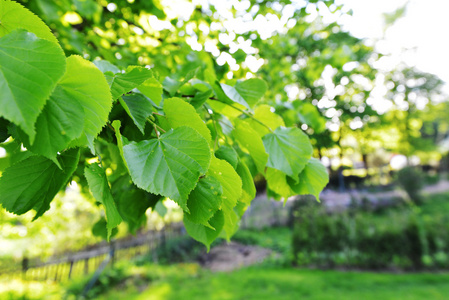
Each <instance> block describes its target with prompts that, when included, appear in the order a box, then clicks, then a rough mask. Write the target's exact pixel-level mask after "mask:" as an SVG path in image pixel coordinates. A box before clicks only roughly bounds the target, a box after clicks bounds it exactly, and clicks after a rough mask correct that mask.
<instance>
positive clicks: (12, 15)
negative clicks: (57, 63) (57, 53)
mask: <svg viewBox="0 0 449 300" xmlns="http://www.w3.org/2000/svg"><path fill="white" fill-rule="evenodd" d="M19 28H20V29H25V30H26V31H30V32H32V33H34V34H35V35H36V36H37V37H38V38H41V39H46V40H48V41H51V42H53V43H56V44H57V43H58V40H57V39H56V37H55V36H54V35H53V34H52V33H51V30H50V28H48V26H47V25H45V23H44V22H43V21H42V20H41V19H40V18H39V17H37V16H36V15H35V14H33V13H32V12H31V11H29V10H28V9H26V8H25V7H23V6H22V5H20V4H19V3H17V2H15V1H9V0H0V37H2V36H4V35H6V34H8V33H10V32H12V31H14V30H16V29H19ZM33 55H34V54H33ZM2 65H3V64H2ZM49 69H51V68H49Z"/></svg>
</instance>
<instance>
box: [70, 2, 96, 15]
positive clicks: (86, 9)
mask: <svg viewBox="0 0 449 300" xmlns="http://www.w3.org/2000/svg"><path fill="white" fill-rule="evenodd" d="M72 1H73V4H74V5H75V8H76V10H77V11H78V12H79V13H80V14H81V15H82V16H83V17H88V18H92V17H93V16H95V15H97V14H101V12H102V10H103V8H102V6H101V5H99V4H98V3H97V2H96V1H94V0H72Z"/></svg>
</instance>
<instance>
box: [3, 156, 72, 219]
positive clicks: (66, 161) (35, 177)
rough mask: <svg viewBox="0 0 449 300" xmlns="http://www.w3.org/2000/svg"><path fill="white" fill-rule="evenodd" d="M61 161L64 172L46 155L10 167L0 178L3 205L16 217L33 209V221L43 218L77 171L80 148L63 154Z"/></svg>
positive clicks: (27, 159)
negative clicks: (57, 195)
mask: <svg viewBox="0 0 449 300" xmlns="http://www.w3.org/2000/svg"><path fill="white" fill-rule="evenodd" d="M58 160H59V164H60V165H61V166H62V170H61V169H59V168H58V166H56V164H54V163H53V162H52V161H51V160H49V159H47V158H45V157H43V156H31V157H28V158H26V159H24V160H22V161H19V162H17V163H16V164H14V165H12V166H10V167H9V168H7V169H6V170H5V171H4V172H3V173H2V177H1V178H0V195H1V197H0V203H1V204H2V206H3V207H4V208H5V209H6V210H8V211H9V212H12V213H14V214H17V215H21V214H24V213H26V212H27V211H29V210H31V209H34V210H35V211H36V212H37V213H36V215H35V217H34V220H35V219H37V218H38V217H40V216H41V215H42V214H43V213H44V212H46V211H47V210H48V209H49V208H50V202H51V201H52V200H53V198H54V197H55V196H56V194H57V193H58V192H59V190H60V189H61V188H63V187H65V185H66V184H67V182H68V181H69V179H70V177H71V176H72V174H73V172H74V171H75V169H76V166H77V165H78V160H79V149H71V150H69V151H66V152H64V153H63V154H61V155H60V156H59V157H58Z"/></svg>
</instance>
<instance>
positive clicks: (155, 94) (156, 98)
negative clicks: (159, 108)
mask: <svg viewBox="0 0 449 300" xmlns="http://www.w3.org/2000/svg"><path fill="white" fill-rule="evenodd" d="M137 89H138V90H139V91H140V92H141V93H142V94H144V95H145V96H147V97H148V98H150V100H151V101H153V102H154V104H156V105H159V104H160V103H161V100H162V92H163V90H162V84H161V83H160V82H159V81H157V79H156V78H150V79H147V80H145V82H143V83H142V84H141V85H139V86H138V87H137Z"/></svg>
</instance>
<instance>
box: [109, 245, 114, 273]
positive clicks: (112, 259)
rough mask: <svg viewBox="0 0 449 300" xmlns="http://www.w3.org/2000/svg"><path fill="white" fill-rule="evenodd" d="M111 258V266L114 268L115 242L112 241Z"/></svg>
mask: <svg viewBox="0 0 449 300" xmlns="http://www.w3.org/2000/svg"><path fill="white" fill-rule="evenodd" d="M110 247H111V248H110V250H109V256H110V257H111V266H112V267H114V263H115V242H114V241H111V243H110Z"/></svg>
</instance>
